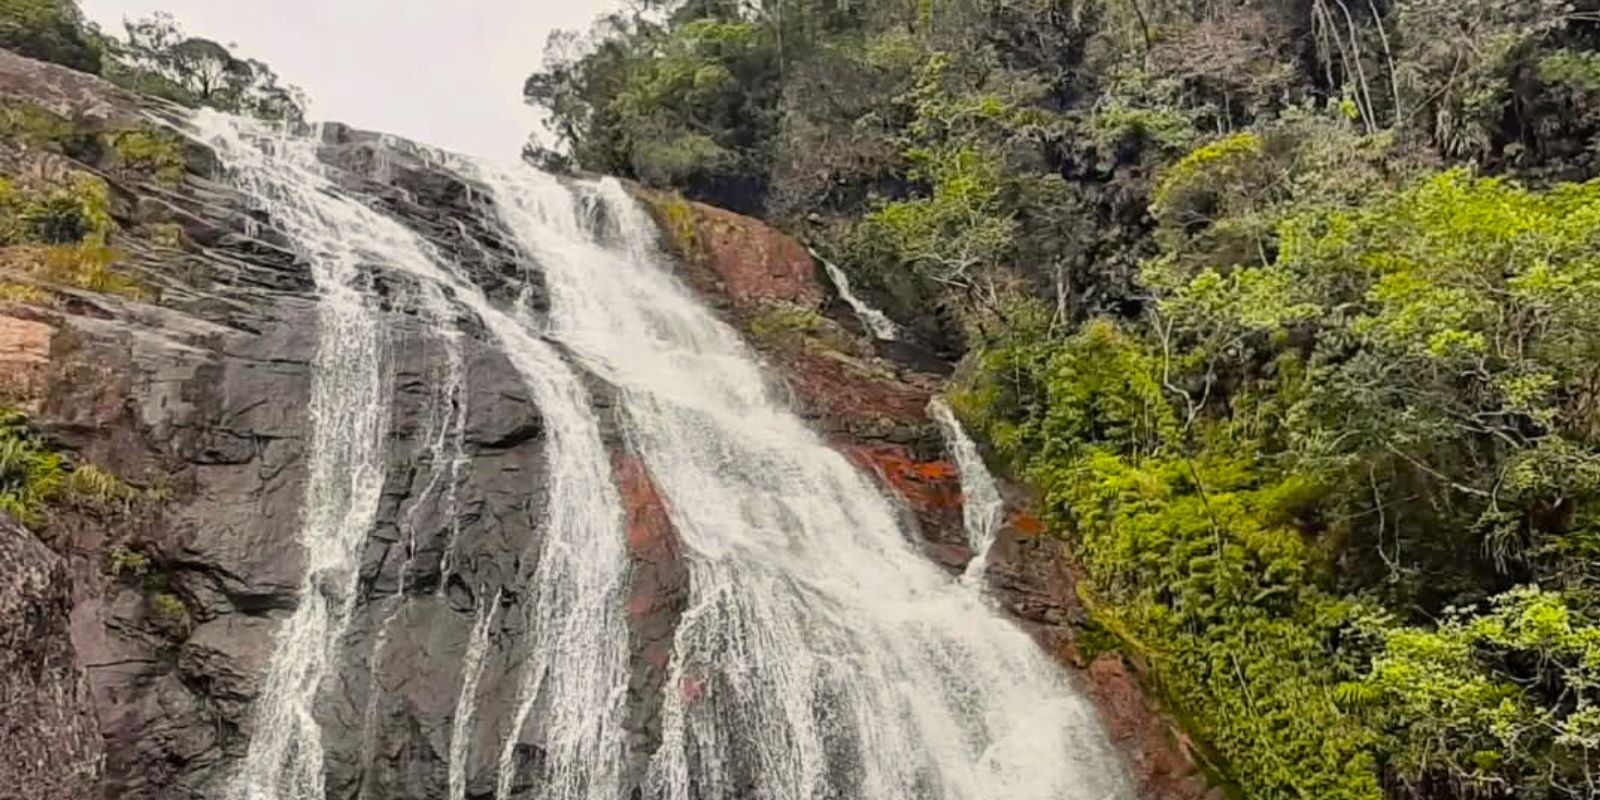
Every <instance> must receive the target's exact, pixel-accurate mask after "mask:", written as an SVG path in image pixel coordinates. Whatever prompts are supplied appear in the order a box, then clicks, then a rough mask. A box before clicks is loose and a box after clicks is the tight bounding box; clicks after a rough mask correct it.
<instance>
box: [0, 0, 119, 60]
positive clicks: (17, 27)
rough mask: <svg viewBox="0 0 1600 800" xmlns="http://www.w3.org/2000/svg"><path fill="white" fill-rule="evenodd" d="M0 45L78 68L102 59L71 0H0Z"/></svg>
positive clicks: (23, 53)
mask: <svg viewBox="0 0 1600 800" xmlns="http://www.w3.org/2000/svg"><path fill="white" fill-rule="evenodd" d="M0 47H3V48H5V49H7V50H14V51H16V52H17V53H20V54H22V55H25V56H28V57H29V58H37V59H40V60H41V61H52V62H55V63H57V64H62V65H65V66H68V67H71V68H73V69H76V70H80V71H82V72H90V73H95V74H98V73H99V72H100V67H101V64H102V63H103V54H102V51H101V47H100V43H99V42H98V41H96V39H95V37H94V36H93V35H91V34H90V33H89V32H88V31H87V30H86V29H85V28H84V24H83V14H82V12H80V11H79V10H78V5H77V3H76V2H75V0H0Z"/></svg>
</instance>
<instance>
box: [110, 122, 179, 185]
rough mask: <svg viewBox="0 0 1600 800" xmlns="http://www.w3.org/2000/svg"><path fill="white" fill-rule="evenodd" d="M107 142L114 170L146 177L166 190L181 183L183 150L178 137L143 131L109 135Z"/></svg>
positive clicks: (154, 131)
mask: <svg viewBox="0 0 1600 800" xmlns="http://www.w3.org/2000/svg"><path fill="white" fill-rule="evenodd" d="M106 139H107V141H108V144H109V149H110V151H111V167H112V168H113V169H116V170H120V171H122V172H124V173H132V174H134V175H137V176H142V177H147V178H149V179H152V180H154V181H156V182H157V183H160V184H162V185H165V186H169V187H170V186H176V185H178V184H179V183H181V182H182V181H183V174H184V158H183V148H182V145H181V143H180V142H179V141H178V137H176V136H174V135H172V134H170V133H167V132H165V131H158V130H154V129H150V128H144V129H139V130H131V131H118V132H115V133H110V134H107V135H106Z"/></svg>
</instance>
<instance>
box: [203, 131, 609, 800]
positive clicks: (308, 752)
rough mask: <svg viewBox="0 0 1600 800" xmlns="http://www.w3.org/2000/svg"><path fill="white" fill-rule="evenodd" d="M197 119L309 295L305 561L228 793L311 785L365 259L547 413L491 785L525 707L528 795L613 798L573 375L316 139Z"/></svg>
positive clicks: (360, 426)
mask: <svg viewBox="0 0 1600 800" xmlns="http://www.w3.org/2000/svg"><path fill="white" fill-rule="evenodd" d="M194 124H195V129H196V135H197V137H198V138H200V139H201V140H202V141H203V142H205V143H206V144H209V145H210V146H212V148H213V149H214V150H215V151H216V152H217V155H218V157H219V159H220V160H221V162H222V164H223V166H224V168H225V169H226V170H227V172H228V174H229V176H230V177H231V178H232V180H233V181H234V183H236V184H237V185H238V186H239V188H240V189H242V190H243V191H244V192H245V193H246V194H248V195H249V196H251V197H253V198H255V199H256V200H257V202H259V203H260V204H261V205H262V207H263V209H264V210H266V211H267V212H268V215H269V217H270V222H271V224H272V225H273V226H275V227H277V228H278V229H280V230H281V231H282V232H283V233H284V234H285V235H286V236H287V237H288V238H289V240H290V241H292V242H293V243H294V244H295V246H296V247H297V248H298V249H299V251H300V252H301V253H302V255H304V256H305V257H306V258H307V259H308V260H309V261H310V262H311V264H312V269H313V273H314V277H315V278H316V281H317V286H318V290H319V297H320V299H319V303H318V317H319V324H320V328H319V332H318V333H319V341H320V347H319V351H318V358H317V363H316V364H315V370H314V373H315V378H314V380H313V392H312V395H313V396H312V431H311V439H310V442H309V446H308V454H307V458H308V461H309V462H310V467H311V470H310V477H309V481H308V489H307V497H306V505H305V511H304V515H305V518H306V522H305V530H304V533H303V535H302V541H303V542H304V544H305V547H306V550H307V555H308V558H309V561H310V565H309V569H308V571H307V576H306V580H305V584H304V587H303V589H302V591H301V593H300V604H299V606H298V607H297V609H296V611H295V613H294V615H293V616H292V617H291V618H290V619H289V621H288V622H286V623H285V624H284V626H283V628H282V629H281V630H280V632H279V634H278V640H277V645H276V647H275V649H274V652H273V656H272V659H271V664H270V667H269V669H268V675H267V678H266V680H265V682H264V684H263V686H262V690H261V693H260V699H259V701H258V704H257V708H256V710H255V724H254V730H253V731H252V737H251V740H250V743H249V747H248V749H247V752H246V755H245V758H244V762H243V765H242V766H241V768H240V770H239V772H238V774H237V775H236V777H235V779H234V781H233V784H232V792H231V793H232V795H233V796H235V797H238V798H240V800H323V798H324V797H325V790H324V777H323V752H322V744H321V736H320V731H319V728H318V725H317V722H316V717H315V705H316V698H317V694H318V692H319V690H320V689H321V688H322V687H323V685H324V683H325V682H326V681H327V680H328V679H329V678H330V677H331V675H330V670H329V666H330V664H331V663H333V662H334V659H335V657H336V655H337V651H338V648H339V647H340V639H341V637H342V634H343V632H344V628H345V627H346V625H347V624H348V621H349V617H350V612H351V609H352V606H353V603H354V598H355V595H356V591H355V590H356V588H357V582H358V581H359V574H358V566H359V552H360V547H361V544H362V543H363V542H364V541H365V538H366V535H367V534H368V532H369V530H370V528H371V527H372V523H373V517H374V515H375V512H376V508H377V501H378V495H379V492H380V490H381V488H382V481H383V473H382V469H381V464H382V449H381V445H382V435H383V432H384V430H385V427H386V426H385V423H386V420H387V413H386V412H387V408H388V402H389V398H388V396H387V386H386V382H385V377H386V376H385V375H384V373H383V370H382V368H381V364H382V363H383V358H382V335H381V331H382V325H381V315H380V313H379V312H378V311H377V309H376V301H375V298H374V297H373V296H372V294H371V293H369V292H367V291H366V290H365V288H364V286H363V270H365V269H372V270H389V271H392V272H395V273H398V274H401V275H404V276H407V277H409V278H410V279H412V280H414V281H416V282H418V283H420V284H421V285H423V287H424V288H425V290H429V291H432V290H437V291H438V292H440V296H444V297H449V298H451V300H452V301H453V302H454V303H456V304H457V305H458V306H459V307H460V309H461V310H463V311H465V312H467V313H469V314H471V315H473V316H475V317H477V318H478V319H479V320H480V321H481V322H482V323H483V325H484V327H485V328H486V329H487V330H488V331H489V334H490V336H491V337H492V338H493V340H494V341H495V343H496V344H498V346H499V348H500V349H501V350H502V352H503V353H504V354H505V355H506V356H507V358H508V360H509V361H510V363H511V366H512V368H513V369H514V370H515V371H516V373H517V375H518V377H519V378H521V379H522V381H523V383H524V384H525V385H526V386H527V388H528V390H529V392H530V394H531V395H532V396H533V399H534V402H535V404H536V405H537V406H538V408H539V410H540V412H541V414H542V417H543V421H544V430H545V435H546V453H545V460H546V464H547V468H548V470H549V474H550V485H549V487H548V489H547V494H546V496H545V497H544V498H542V502H541V503H539V504H538V505H539V507H541V508H543V510H544V515H545V518H544V520H543V524H542V536H541V540H540V545H539V551H538V552H537V553H531V554H529V557H530V559H529V560H532V559H535V558H536V562H537V565H536V567H535V568H534V569H533V571H532V574H530V575H526V576H525V580H526V582H527V584H528V585H527V586H526V590H525V593H524V597H523V598H522V601H523V602H522V607H523V608H524V609H525V610H526V613H528V614H529V630H530V631H531V633H530V636H529V637H528V638H529V641H527V642H526V643H525V644H524V649H525V653H524V657H525V666H524V674H523V676H522V680H521V689H520V691H519V692H518V700H517V708H516V713H515V715H514V718H515V724H514V727H513V728H512V730H510V731H508V732H507V733H506V739H505V746H504V750H503V752H502V754H501V759H500V762H501V767H500V775H499V780H498V783H499V789H500V794H501V796H505V795H506V794H508V792H509V791H510V789H511V787H512V786H513V784H514V781H515V778H516V771H517V769H518V768H519V766H521V765H519V764H518V763H517V760H516V758H515V753H516V745H517V743H518V742H519V741H520V740H521V739H522V737H523V736H524V735H525V734H527V731H525V727H526V725H527V723H528V720H529V716H530V715H531V713H532V711H533V709H535V708H536V707H538V708H541V709H542V710H543V711H544V717H543V718H542V719H541V725H540V726H539V728H540V730H539V731H537V732H536V736H537V737H539V741H537V742H536V745H537V746H538V747H539V748H540V749H541V750H542V752H543V753H544V757H543V758H542V759H540V760H539V762H538V763H537V764H535V765H533V768H534V769H537V770H538V771H539V774H538V775H535V776H531V779H532V781H533V782H534V783H535V785H537V786H539V787H540V788H541V792H542V794H541V796H542V797H547V798H551V799H552V800H554V799H555V798H575V797H595V798H609V797H619V796H620V794H621V790H620V773H621V763H622V753H623V749H624V736H623V732H622V718H623V713H622V698H623V696H624V694H625V692H626V686H627V659H628V652H627V630H626V626H625V624H624V622H623V619H622V610H621V606H622V597H623V587H624V581H625V578H626V577H627V570H628V560H627V555H626V551H625V549H624V545H623V534H622V528H621V520H622V511H621V505H620V501H619V499H618V497H617V495H616V489H615V487H614V486H613V484H612V478H611V470H610V461H609V458H608V457H607V453H606V450H605V448H604V446H603V444H602V443H601V440H600V434H599V425H598V422H597V420H596V419H595V416H594V412H593V409H592V407H591V405H590V403H589V398H588V394H587V392H586V391H585V388H584V386H583V384H582V382H581V381H580V380H579V378H578V375H577V374H576V373H575V372H574V371H573V370H572V369H571V368H570V367H569V366H568V365H567V364H566V363H565V362H564V361H563V360H562V358H561V357H560V355H559V354H558V353H557V352H556V351H555V350H554V349H553V348H552V347H551V346H550V345H549V344H547V343H546V342H544V341H543V340H542V339H541V338H540V334H541V330H540V326H538V325H537V324H536V323H535V322H534V321H533V320H532V319H531V318H529V317H528V316H527V315H526V314H524V313H523V310H522V309H521V308H513V309H509V310H506V309H500V308H497V307H495V306H494V305H493V304H491V303H490V302H489V300H488V299H487V298H486V297H485V295H484V293H483V292H482V291H481V290H480V289H478V287H476V286H474V285H473V284H472V283H471V282H470V280H468V279H467V278H465V277H463V276H461V275H460V274H459V272H458V270H457V268H456V267H455V266H454V265H452V264H450V263H448V262H447V261H446V260H444V259H441V258H440V257H439V256H438V254H437V253H435V252H434V251H433V249H432V248H431V247H430V246H429V245H428V244H427V243H426V242H425V241H424V240H422V239H421V238H420V237H418V236H417V235H416V234H415V233H413V232H412V231H410V230H409V229H407V228H405V227H404V226H403V225H401V224H400V223H399V222H397V221H395V220H393V219H391V218H389V217H387V216H385V215H383V214H380V213H378V212H376V211H374V210H372V209H370V208H368V207H367V206H365V205H363V204H362V203H360V202H358V201H356V200H355V199H353V198H351V197H349V196H348V195H347V194H345V193H344V192H342V191H340V190H339V189H338V188H337V187H336V186H335V185H334V184H333V183H332V182H331V181H330V180H329V179H328V178H327V177H326V176H325V174H324V172H325V170H324V168H323V166H322V165H321V164H319V163H318V161H317V157H316V143H315V142H314V141H312V140H307V139H302V138H297V137H294V136H290V135H286V134H284V133H282V132H280V131H278V130H276V129H274V128H269V127H266V126H264V125H261V124H258V123H253V122H248V121H243V120H238V119H234V118H229V117H225V116H222V115H217V114H213V113H209V112H206V113H202V114H201V115H200V116H199V117H198V119H197V121H196V122H195V123H194ZM546 199H547V200H549V201H550V202H549V203H548V204H547V205H546V206H544V207H543V210H544V211H545V212H546V213H545V216H544V217H543V219H545V221H546V222H548V223H549V224H551V225H552V227H553V229H554V230H557V231H571V230H576V229H577V227H578V223H577V220H576V209H575V208H574V207H573V203H572V198H571V197H570V195H567V194H565V193H562V194H560V195H555V196H551V197H549V198H546ZM479 613H480V614H482V613H484V612H483V611H482V610H480V612H479ZM469 655H470V653H469ZM480 663H481V662H480ZM466 667H468V668H467V669H464V670H463V681H464V682H465V681H467V680H469V679H473V675H472V673H473V671H474V669H473V668H472V667H473V665H471V664H467V665H466ZM465 689H466V687H465V686H464V687H463V693H462V694H463V696H464V697H465V696H466V695H467V694H468V692H466V691H465ZM472 702H473V698H471V697H466V703H465V706H466V707H465V708H462V709H460V710H459V711H458V713H460V714H471V713H472V710H471V705H472ZM462 757H463V758H464V757H465V753H463V754H462Z"/></svg>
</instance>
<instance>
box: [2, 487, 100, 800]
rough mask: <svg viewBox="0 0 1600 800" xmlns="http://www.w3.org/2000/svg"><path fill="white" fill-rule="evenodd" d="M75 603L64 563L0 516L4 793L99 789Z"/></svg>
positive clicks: (51, 794) (41, 797)
mask: <svg viewBox="0 0 1600 800" xmlns="http://www.w3.org/2000/svg"><path fill="white" fill-rule="evenodd" d="M71 608H72V587H71V581H70V575H69V572H68V569H67V564H66V562H65V560H64V559H62V558H61V557H60V556H57V555H56V554H55V553H53V552H51V550H50V548H48V547H46V546H45V545H44V543H43V542H41V541H39V539H38V538H37V537H35V536H34V535H33V534H32V533H29V532H28V531H27V530H25V529H24V528H23V527H22V526H20V525H18V524H17V523H16V522H14V521H13V520H12V519H11V518H10V517H7V516H5V514H3V513H0V742H4V743H5V744H4V746H0V798H5V799H6V800H10V799H11V798H35V799H36V800H56V799H57V798H59V799H60V800H73V799H74V798H84V797H89V796H91V795H92V794H93V793H94V792H95V790H96V789H97V787H98V784H99V780H100V772H101V761H102V752H101V746H100V735H99V729H98V725H97V722H96V719H95V713H94V705H93V702H92V698H91V697H90V694H89V690H88V685H87V683H86V681H85V679H84V673H83V669H82V664H81V663H80V661H79V659H78V654H77V651H76V649H75V648H74V647H73V644H72V637H71V633H70V630H69V623H70V612H71Z"/></svg>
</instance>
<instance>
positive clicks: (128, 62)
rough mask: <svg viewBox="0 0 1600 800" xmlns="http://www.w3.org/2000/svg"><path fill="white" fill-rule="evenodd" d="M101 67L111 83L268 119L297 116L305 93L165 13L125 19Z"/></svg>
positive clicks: (302, 112) (300, 114)
mask: <svg viewBox="0 0 1600 800" xmlns="http://www.w3.org/2000/svg"><path fill="white" fill-rule="evenodd" d="M124 28H125V33H126V37H127V38H126V39H125V40H123V41H117V42H114V48H115V50H114V52H115V56H116V57H115V59H114V60H113V62H112V63H111V64H110V65H109V67H108V69H107V70H106V71H105V76H106V78H108V79H109V80H111V81H112V82H114V83H117V84H120V85H122V86H125V87H127V88H129V89H133V90H134V91H138V92H141V93H144V94H150V95H154V96H157V97H162V98H165V99H168V100H172V101H174V102H177V103H181V104H184V105H191V106H207V107H210V108H215V109H218V110H221V111H227V112H229V113H233V114H243V115H245V116H252V117H257V118H260V119H267V120H284V121H291V122H293V121H299V120H301V119H303V118H304V117H305V103H306V100H305V95H304V93H303V92H301V91H300V89H298V88H296V87H294V86H285V85H282V84H280V83H279V78H278V74H277V73H276V72H274V71H273V69H272V68H271V67H270V66H268V65H267V64H265V63H262V62H260V61H256V60H254V59H249V58H240V57H239V56H237V55H235V54H234V53H233V52H232V51H231V50H229V49H228V48H227V47H224V46H223V45H221V44H218V43H217V42H214V41H211V40H210V39H203V38H200V37H195V36H189V35H188V34H186V33H184V31H183V29H182V28H181V27H180V26H179V25H178V23H177V21H176V20H174V19H173V18H172V16H171V15H169V14H161V13H158V14H156V15H154V16H152V17H149V18H146V19H140V20H130V21H127V22H126V23H124Z"/></svg>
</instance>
